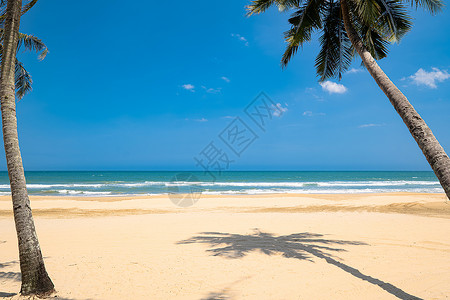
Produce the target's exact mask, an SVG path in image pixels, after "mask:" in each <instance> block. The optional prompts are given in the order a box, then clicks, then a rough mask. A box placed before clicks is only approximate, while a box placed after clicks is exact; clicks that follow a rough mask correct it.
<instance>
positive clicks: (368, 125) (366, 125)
mask: <svg viewBox="0 0 450 300" xmlns="http://www.w3.org/2000/svg"><path fill="white" fill-rule="evenodd" d="M384 125H386V124H384V123H383V124H374V123H369V124H362V125H359V126H358V128H368V127H381V126H384Z"/></svg>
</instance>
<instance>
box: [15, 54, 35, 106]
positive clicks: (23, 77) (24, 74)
mask: <svg viewBox="0 0 450 300" xmlns="http://www.w3.org/2000/svg"><path fill="white" fill-rule="evenodd" d="M14 81H15V86H16V95H17V98H19V99H22V98H23V96H25V94H26V93H28V92H30V91H31V90H32V87H31V86H32V84H33V80H32V79H31V75H30V73H28V71H27V70H26V69H25V67H24V66H23V64H22V63H21V62H20V61H18V60H17V59H16V67H15V70H14Z"/></svg>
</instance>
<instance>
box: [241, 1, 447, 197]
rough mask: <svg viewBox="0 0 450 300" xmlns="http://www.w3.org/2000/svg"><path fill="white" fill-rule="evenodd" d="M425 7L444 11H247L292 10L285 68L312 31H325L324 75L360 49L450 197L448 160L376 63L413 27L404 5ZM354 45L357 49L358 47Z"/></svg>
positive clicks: (319, 63)
mask: <svg viewBox="0 0 450 300" xmlns="http://www.w3.org/2000/svg"><path fill="white" fill-rule="evenodd" d="M408 3H409V4H410V5H411V6H413V7H416V8H417V7H423V8H424V9H425V10H428V11H429V12H430V13H431V14H436V13H437V12H439V11H441V10H442V8H443V6H444V4H443V2H442V1H441V0H254V1H252V2H251V4H250V5H249V6H247V11H248V13H247V15H249V16H250V15H253V14H259V13H263V12H264V11H266V10H267V9H268V8H269V7H271V6H273V5H274V6H277V7H278V9H279V10H280V11H286V10H293V11H294V12H293V14H292V16H291V18H290V19H289V23H290V25H291V28H290V30H288V31H286V32H285V34H284V36H285V40H286V42H287V47H286V51H285V52H284V54H283V57H282V60H281V64H282V66H283V67H286V66H287V64H288V63H289V61H290V59H291V58H292V56H293V55H295V53H296V52H297V50H298V48H299V47H301V46H302V45H303V43H305V42H307V41H309V40H311V37H312V34H313V33H314V32H316V31H320V32H321V36H320V38H319V41H320V45H321V49H320V51H319V54H318V55H317V58H316V62H315V66H316V70H317V74H318V75H319V76H320V80H321V81H323V80H325V79H328V78H332V77H337V78H339V79H341V78H342V74H343V73H344V72H345V71H346V70H347V69H348V68H349V66H350V64H351V62H352V60H353V58H354V56H355V55H356V53H358V54H359V56H360V57H361V59H362V62H363V64H364V66H365V67H366V69H367V70H368V71H369V73H370V75H372V77H373V78H374V79H375V82H376V83H377V84H378V86H379V87H380V88H381V90H382V91H383V92H384V94H385V95H386V96H387V97H388V99H389V101H390V102H391V104H392V105H393V106H394V108H395V110H396V111H397V113H398V114H399V115H400V117H401V118H402V120H403V122H404V123H405V124H406V126H407V127H408V129H409V131H410V132H411V135H412V136H413V137H414V139H415V140H416V142H417V144H418V145H419V147H420V149H421V150H422V152H423V154H424V155H425V157H426V159H427V161H428V163H429V164H430V166H431V168H432V169H433V171H434V173H435V174H436V176H437V178H438V179H439V181H440V183H441V185H442V187H443V188H444V191H445V193H446V195H447V197H448V198H449V199H450V159H449V157H448V156H447V154H446V153H445V151H444V149H443V148H442V146H441V145H440V144H439V142H438V140H437V139H436V138H435V136H434V135H433V133H432V132H431V129H430V128H429V127H428V126H427V124H426V123H425V121H424V120H423V119H422V118H421V117H420V115H419V114H418V113H417V111H416V110H415V109H414V107H413V106H412V105H411V104H410V103H409V101H408V99H407V98H406V97H405V95H403V93H402V92H401V91H400V90H399V89H398V88H397V87H396V86H395V85H394V83H393V82H392V81H391V80H390V79H389V77H388V76H387V75H386V74H385V73H384V72H383V70H382V69H381V68H380V67H379V66H378V64H377V62H376V60H378V59H381V58H384V57H386V56H387V53H388V50H387V46H388V44H389V43H390V42H398V41H399V40H400V39H401V38H402V37H403V36H404V35H405V34H406V33H407V32H408V31H409V30H410V29H411V27H412V22H411V17H410V16H409V15H408V13H407V8H406V5H407V4H408ZM355 50H356V51H355Z"/></svg>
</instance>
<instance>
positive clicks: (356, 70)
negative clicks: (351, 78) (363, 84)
mask: <svg viewBox="0 0 450 300" xmlns="http://www.w3.org/2000/svg"><path fill="white" fill-rule="evenodd" d="M362 71H363V70H362V69H355V68H351V69H350V70H348V71H347V74H355V73H361V72H362Z"/></svg>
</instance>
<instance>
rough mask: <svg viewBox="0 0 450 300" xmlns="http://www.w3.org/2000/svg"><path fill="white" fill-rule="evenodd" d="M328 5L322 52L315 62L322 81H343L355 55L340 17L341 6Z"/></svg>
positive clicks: (321, 39) (320, 39)
mask: <svg viewBox="0 0 450 300" xmlns="http://www.w3.org/2000/svg"><path fill="white" fill-rule="evenodd" d="M327 4H328V9H327V10H326V11H325V12H324V24H323V34H322V35H321V36H320V38H319V41H320V51H319V54H318V55H317V57H316V62H315V66H316V71H317V74H318V75H319V76H320V81H324V80H326V79H329V78H332V77H338V78H339V79H341V78H342V74H343V73H344V72H345V71H346V70H347V69H348V68H349V67H350V64H351V62H352V59H353V57H354V53H355V52H354V50H353V46H352V44H351V42H350V40H349V38H348V36H347V33H346V31H345V28H344V23H343V21H342V18H341V15H340V14H341V9H340V4H339V3H334V2H331V1H330V2H328V3H327Z"/></svg>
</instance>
